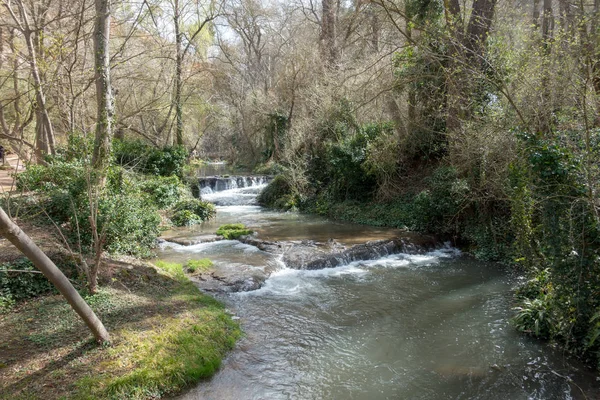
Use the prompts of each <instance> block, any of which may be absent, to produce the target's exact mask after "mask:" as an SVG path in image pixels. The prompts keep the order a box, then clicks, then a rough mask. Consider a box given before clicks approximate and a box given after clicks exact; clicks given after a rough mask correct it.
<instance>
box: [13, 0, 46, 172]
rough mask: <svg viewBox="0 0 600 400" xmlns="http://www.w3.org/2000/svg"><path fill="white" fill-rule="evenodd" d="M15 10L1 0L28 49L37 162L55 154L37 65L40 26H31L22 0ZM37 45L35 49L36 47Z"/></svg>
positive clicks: (42, 84) (44, 95)
mask: <svg viewBox="0 0 600 400" xmlns="http://www.w3.org/2000/svg"><path fill="white" fill-rule="evenodd" d="M16 3H17V10H14V9H13V7H12V5H11V2H10V1H9V2H6V1H3V5H4V7H5V8H6V10H7V11H8V12H9V14H10V16H11V17H12V20H13V22H14V24H15V26H16V28H17V29H18V30H19V31H20V32H21V33H22V34H23V36H24V39H25V44H26V47H27V51H28V59H29V60H28V61H29V67H30V70H31V76H32V78H33V86H34V92H35V103H34V107H35V113H36V118H37V128H36V130H37V135H36V150H37V151H36V153H37V159H38V162H42V156H43V154H44V153H49V154H55V137H54V129H53V126H52V121H51V119H50V114H49V111H48V107H47V103H46V94H45V90H44V82H43V81H42V76H41V73H40V69H39V65H38V51H39V45H38V46H36V43H38V44H39V40H38V37H39V34H40V28H39V27H38V28H37V29H36V28H35V27H32V25H31V24H32V22H31V18H30V16H29V13H28V11H27V8H26V7H25V5H24V4H23V1H22V0H18V1H16ZM36 47H37V49H36Z"/></svg>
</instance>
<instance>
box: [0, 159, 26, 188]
mask: <svg viewBox="0 0 600 400" xmlns="http://www.w3.org/2000/svg"><path fill="white" fill-rule="evenodd" d="M5 166H6V167H9V168H8V169H4V168H3V167H2V162H0V195H2V194H3V193H7V192H10V191H13V190H15V187H14V177H13V174H14V173H15V171H17V172H18V171H22V170H23V169H24V167H23V163H22V162H21V161H19V158H18V157H17V156H16V155H15V154H7V155H6V162H5ZM17 166H18V170H17Z"/></svg>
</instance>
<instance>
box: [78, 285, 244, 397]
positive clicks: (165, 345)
mask: <svg viewBox="0 0 600 400" xmlns="http://www.w3.org/2000/svg"><path fill="white" fill-rule="evenodd" d="M176 294H177V296H174V299H177V298H180V299H185V300H186V301H188V302H190V303H191V304H192V306H191V308H192V309H191V310H190V311H188V312H185V313H181V314H179V315H177V316H172V317H163V318H161V320H160V323H158V324H156V325H155V326H153V327H152V328H151V329H150V330H149V331H146V332H140V331H139V330H138V329H131V330H128V331H124V332H123V333H122V339H123V340H122V341H121V342H120V343H119V344H117V345H116V346H115V347H113V348H111V349H108V353H109V356H110V358H111V359H112V360H111V361H110V362H109V363H108V364H107V365H106V367H107V370H108V371H115V372H117V371H123V367H124V366H126V367H127V368H126V370H125V371H123V372H124V373H108V374H106V375H92V376H88V377H85V378H83V379H81V380H79V382H77V387H78V389H79V393H78V395H77V396H76V397H77V398H83V399H88V398H90V399H91V398H107V399H148V398H160V397H162V396H164V395H169V394H174V393H177V392H179V391H181V390H182V389H184V388H185V387H187V386H189V385H191V384H193V383H196V382H198V381H199V380H200V379H202V378H207V377H210V376H212V375H213V374H214V373H215V372H216V371H217V369H218V368H219V367H220V365H221V359H222V358H223V356H224V355H225V353H226V352H227V351H228V350H230V349H232V348H233V346H234V344H235V341H236V339H237V338H238V337H239V336H240V330H239V327H238V326H237V325H236V324H235V323H234V322H233V321H232V320H231V318H230V317H229V316H228V315H227V314H225V313H224V311H223V307H222V306H221V305H220V304H219V303H218V302H216V301H211V300H208V301H207V299H206V298H205V297H206V296H203V295H202V294H201V293H200V292H199V291H198V289H197V288H196V287H194V286H193V284H191V283H190V282H189V281H188V282H186V283H184V284H183V286H182V287H180V288H179V290H178V291H177V293H176ZM193 304H195V305H193Z"/></svg>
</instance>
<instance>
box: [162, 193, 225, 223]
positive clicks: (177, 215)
mask: <svg viewBox="0 0 600 400" xmlns="http://www.w3.org/2000/svg"><path fill="white" fill-rule="evenodd" d="M172 211H173V215H172V216H171V221H173V223H174V224H175V225H176V226H190V225H194V224H199V223H201V222H203V221H207V220H209V219H211V218H213V217H214V216H215V215H216V213H217V211H216V209H215V206H214V205H213V204H211V203H209V202H207V201H202V200H199V199H186V200H181V201H179V202H178V203H177V204H175V206H174V207H173V210H172Z"/></svg>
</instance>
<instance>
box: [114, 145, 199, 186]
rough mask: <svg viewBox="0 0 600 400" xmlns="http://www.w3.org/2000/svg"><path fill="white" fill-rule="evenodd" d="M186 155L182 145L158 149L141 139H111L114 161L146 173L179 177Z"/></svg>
mask: <svg viewBox="0 0 600 400" xmlns="http://www.w3.org/2000/svg"><path fill="white" fill-rule="evenodd" d="M188 155H189V154H188V151H187V150H186V149H185V147H183V146H168V147H164V148H162V149H159V148H156V147H154V146H152V145H149V144H147V143H145V142H143V141H141V140H115V141H113V160H114V163H115V164H117V165H121V166H124V167H127V168H129V169H133V170H136V171H139V172H142V173H146V174H153V175H162V176H171V175H177V176H179V177H181V176H182V174H183V168H184V166H185V163H186V162H187V159H188Z"/></svg>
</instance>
